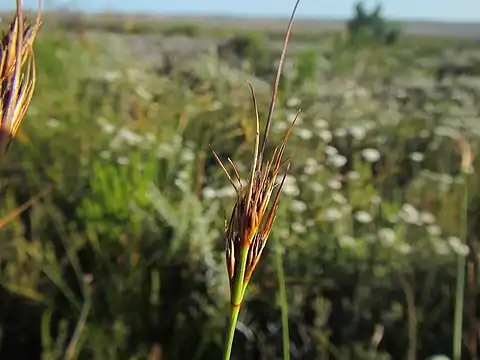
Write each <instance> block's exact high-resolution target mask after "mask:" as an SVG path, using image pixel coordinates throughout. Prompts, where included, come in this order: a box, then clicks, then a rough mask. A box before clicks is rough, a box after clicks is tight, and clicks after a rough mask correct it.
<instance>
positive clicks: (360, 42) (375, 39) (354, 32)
mask: <svg viewBox="0 0 480 360" xmlns="http://www.w3.org/2000/svg"><path fill="white" fill-rule="evenodd" d="M347 32H348V39H349V42H350V44H352V45H354V46H360V47H361V46H365V45H368V44H377V45H393V44H395V43H396V42H397V41H398V40H399V38H400V29H399V28H398V27H395V26H394V25H392V24H390V23H389V22H388V21H387V20H386V19H385V18H384V17H383V15H382V5H381V4H378V5H377V6H376V7H375V9H373V10H372V11H371V12H368V11H367V10H366V9H365V3H364V2H363V1H359V2H357V3H356V5H355V14H354V15H353V18H352V19H351V20H349V21H348V22H347Z"/></svg>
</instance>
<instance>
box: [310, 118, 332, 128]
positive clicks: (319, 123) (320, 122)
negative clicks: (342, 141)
mask: <svg viewBox="0 0 480 360" xmlns="http://www.w3.org/2000/svg"><path fill="white" fill-rule="evenodd" d="M313 126H315V127H316V128H317V129H327V128H328V121H327V120H325V119H315V120H314V121H313Z"/></svg>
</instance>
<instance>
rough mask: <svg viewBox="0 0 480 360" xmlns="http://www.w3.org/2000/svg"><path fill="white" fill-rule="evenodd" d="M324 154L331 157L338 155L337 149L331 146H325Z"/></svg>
mask: <svg viewBox="0 0 480 360" xmlns="http://www.w3.org/2000/svg"><path fill="white" fill-rule="evenodd" d="M324 151H325V154H326V155H328V156H332V155H336V154H338V150H337V148H335V147H333V146H330V145H327V146H325V150H324Z"/></svg>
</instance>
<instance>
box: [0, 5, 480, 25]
mask: <svg viewBox="0 0 480 360" xmlns="http://www.w3.org/2000/svg"><path fill="white" fill-rule="evenodd" d="M43 2H44V8H46V9H49V8H50V9H51V8H55V7H60V8H63V9H71V10H82V11H87V12H92V11H93V12H103V11H109V12H116V11H120V12H127V13H128V12H136V13H163V14H194V15H195V14H197V15H237V16H242V15H246V16H262V17H265V16H285V17H286V16H288V15H289V14H290V12H291V10H292V8H293V5H294V3H295V0H236V1H234V0H43ZM24 3H25V7H36V4H37V0H24ZM354 3H355V1H354V0H300V5H299V8H298V13H297V16H298V17H331V18H347V17H349V16H350V15H351V14H352V13H353V11H352V9H353V4H354ZM382 3H383V6H384V12H385V15H386V16H387V17H389V18H395V19H418V20H447V21H474V22H477V21H478V22H480V0H455V1H453V0H383V1H382ZM14 4H15V0H0V10H5V9H13V7H14ZM366 4H367V5H369V6H373V5H374V4H376V1H372V0H367V1H366Z"/></svg>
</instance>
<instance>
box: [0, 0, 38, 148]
mask: <svg viewBox="0 0 480 360" xmlns="http://www.w3.org/2000/svg"><path fill="white" fill-rule="evenodd" d="M40 5H41V4H40V2H39V11H38V14H37V19H36V21H35V23H34V24H29V23H28V21H27V19H26V18H24V16H23V10H22V2H21V0H17V11H16V14H15V16H14V18H13V20H12V22H11V24H10V27H9V28H8V30H7V31H6V32H5V33H4V34H3V36H2V40H1V43H0V115H1V122H0V148H1V149H0V151H1V153H2V154H3V153H4V152H5V151H6V150H7V148H8V145H9V143H10V141H11V140H12V139H13V138H14V137H15V135H16V134H17V132H18V129H19V127H20V124H21V122H22V120H23V117H24V116H25V113H26V111H27V109H28V106H29V105H30V101H31V100H32V97H33V92H34V90H35V82H36V73H35V58H34V52H33V43H34V41H35V38H36V36H37V33H38V30H39V28H40V25H41V12H40Z"/></svg>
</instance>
